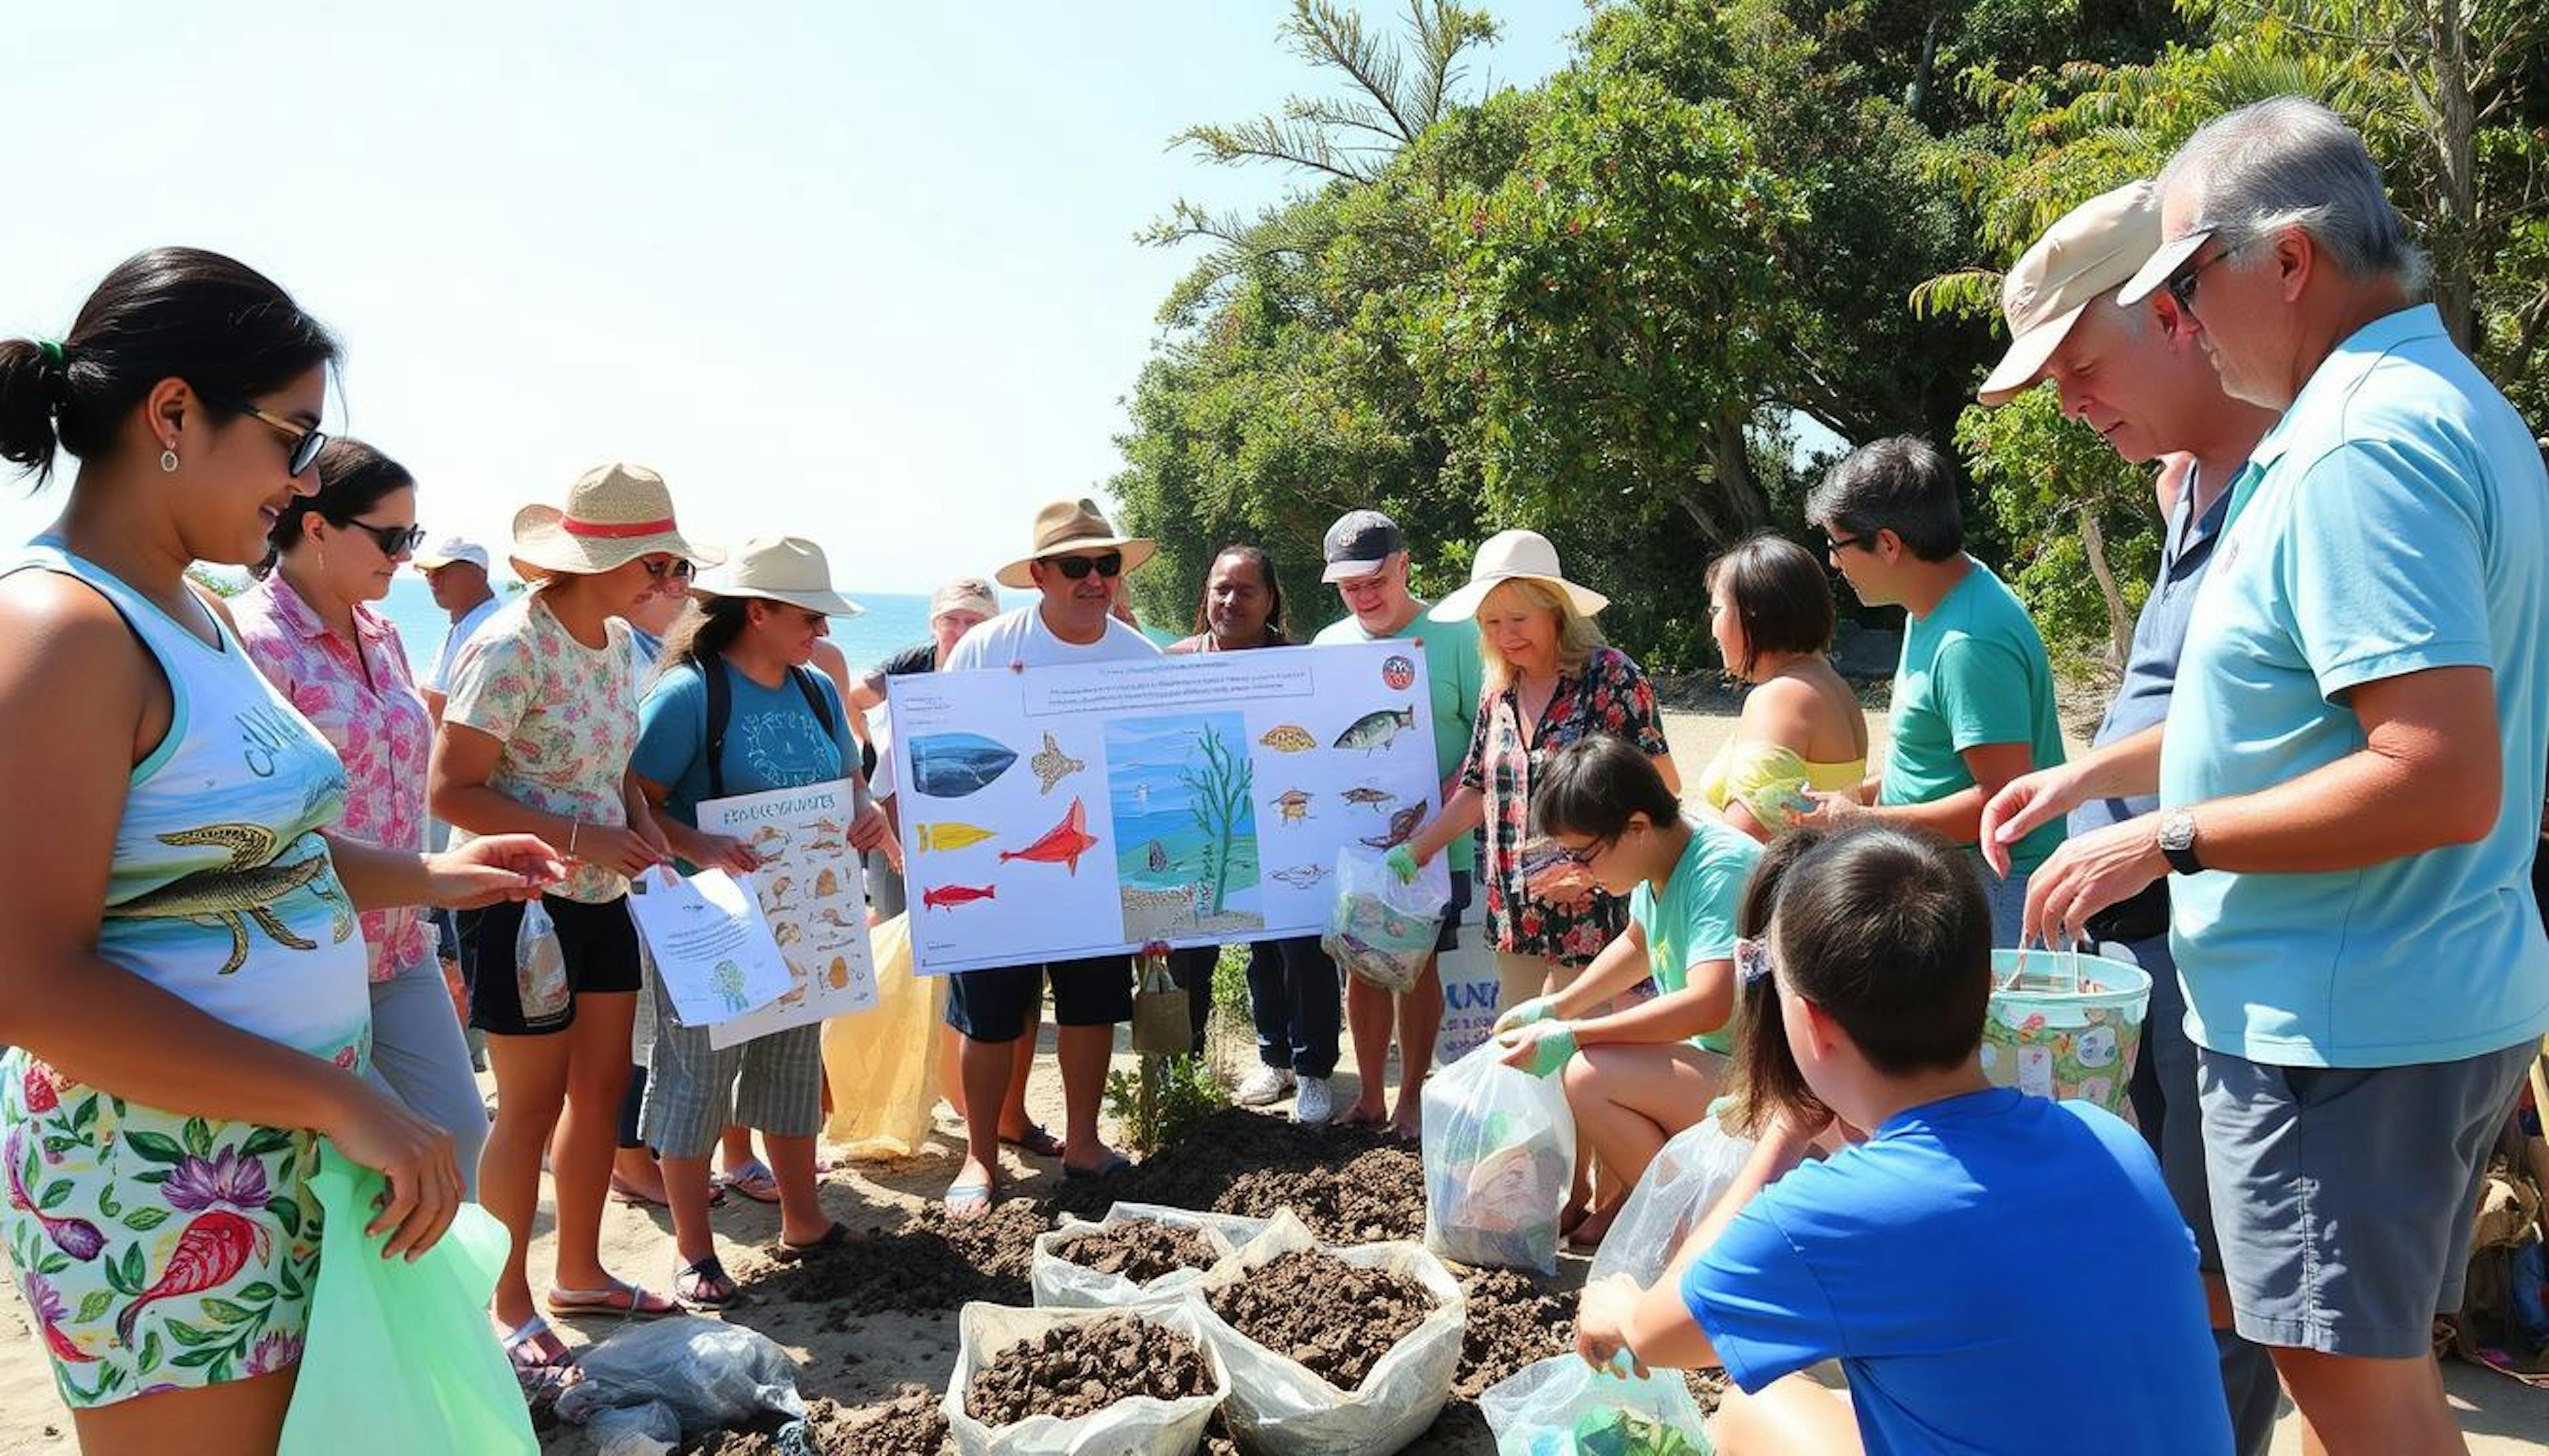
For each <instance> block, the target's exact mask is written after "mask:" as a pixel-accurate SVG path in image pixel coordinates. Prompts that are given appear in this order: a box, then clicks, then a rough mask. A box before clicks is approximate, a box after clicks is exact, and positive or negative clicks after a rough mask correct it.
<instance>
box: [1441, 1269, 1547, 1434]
mask: <svg viewBox="0 0 2549 1456" xmlns="http://www.w3.org/2000/svg"><path fill="white" fill-rule="evenodd" d="M1461 1294H1462V1296H1463V1298H1464V1299H1466V1300H1467V1302H1468V1306H1469V1317H1468V1328H1467V1330H1466V1332H1465V1333H1464V1334H1463V1338H1462V1341H1461V1366H1460V1369H1459V1370H1458V1371H1456V1372H1455V1373H1454V1374H1453V1376H1452V1396H1453V1398H1454V1399H1455V1400H1466V1401H1474V1400H1476V1399H1477V1398H1478V1396H1479V1395H1480V1394H1481V1393H1483V1392H1484V1391H1485V1390H1486V1388H1487V1387H1489V1386H1491V1385H1494V1384H1495V1383H1496V1382H1498V1381H1500V1380H1503V1379H1505V1378H1506V1377H1507V1376H1510V1375H1513V1374H1516V1373H1518V1372H1519V1371H1520V1370H1521V1369H1522V1368H1523V1367H1524V1366H1526V1365H1530V1364H1534V1363H1536V1362H1538V1361H1541V1360H1546V1359H1548V1358H1549V1357H1550V1356H1552V1355H1558V1354H1564V1353H1565V1352H1566V1351H1568V1350H1571V1349H1573V1348H1575V1292H1574V1291H1573V1290H1570V1289H1566V1288H1563V1287H1561V1286H1560V1285H1559V1284H1558V1282H1557V1281H1556V1280H1553V1279H1543V1278H1540V1277H1538V1276H1536V1275H1531V1274H1525V1273H1523V1272H1522V1271H1520V1270H1518V1269H1473V1270H1470V1271H1469V1272H1468V1273H1467V1274H1464V1275H1463V1276H1462V1278H1461Z"/></svg>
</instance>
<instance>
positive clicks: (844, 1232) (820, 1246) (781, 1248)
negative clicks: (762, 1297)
mask: <svg viewBox="0 0 2549 1456" xmlns="http://www.w3.org/2000/svg"><path fill="white" fill-rule="evenodd" d="M950 1193H951V1195H952V1193H953V1190H952V1189H951V1190H950ZM865 1242H867V1239H866V1238H865V1237H863V1236H861V1235H860V1234H859V1233H858V1232H857V1231H855V1230H854V1229H851V1228H850V1226H849V1225H847V1224H844V1223H842V1222H841V1221H840V1220H838V1219H834V1220H833V1221H832V1227H831V1228H829V1229H824V1230H823V1236H822V1237H820V1238H817V1239H815V1240H814V1241H813V1242H811V1243H790V1242H789V1241H788V1240H787V1239H784V1238H783V1239H781V1240H779V1242H778V1243H777V1244H776V1245H775V1246H773V1247H772V1249H771V1250H770V1255H771V1257H772V1258H775V1259H778V1260H780V1261H781V1262H783V1263H791V1264H793V1263H797V1262H799V1261H801V1260H803V1259H810V1258H812V1257H814V1256H815V1255H816V1254H828V1253H830V1252H832V1251H833V1250H834V1249H843V1248H848V1247H849V1246H850V1245H851V1244H854V1243H865Z"/></svg>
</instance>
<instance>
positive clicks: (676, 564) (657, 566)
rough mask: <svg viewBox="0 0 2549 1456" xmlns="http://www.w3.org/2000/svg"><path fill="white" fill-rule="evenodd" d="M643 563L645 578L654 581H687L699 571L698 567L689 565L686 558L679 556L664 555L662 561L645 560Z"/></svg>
mask: <svg viewBox="0 0 2549 1456" xmlns="http://www.w3.org/2000/svg"><path fill="white" fill-rule="evenodd" d="M644 565H645V567H646V577H647V580H649V581H655V582H661V581H665V580H668V579H669V580H671V581H676V582H687V581H689V580H690V579H691V578H692V577H693V576H696V575H697V574H698V573H699V568H698V567H695V566H693V565H691V563H690V562H689V561H688V560H686V559H684V558H682V557H679V556H670V557H666V558H665V559H664V560H662V561H650V562H646V563H645V564H644Z"/></svg>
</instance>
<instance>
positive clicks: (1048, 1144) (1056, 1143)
mask: <svg viewBox="0 0 2549 1456" xmlns="http://www.w3.org/2000/svg"><path fill="white" fill-rule="evenodd" d="M1000 1145H1001V1146H1003V1147H1014V1148H1016V1149H1018V1150H1019V1151H1021V1152H1027V1153H1032V1154H1034V1155H1035V1156H1037V1157H1060V1156H1062V1139H1061V1138H1056V1137H1055V1136H1053V1134H1051V1133H1049V1132H1047V1131H1046V1130H1045V1127H1044V1125H1043V1124H1042V1123H1029V1124H1027V1130H1026V1131H1025V1132H1023V1133H1020V1134H1019V1135H1018V1136H1016V1137H1015V1138H1012V1137H1010V1136H1009V1135H1008V1134H1006V1133H1003V1134H1001V1135H1000Z"/></svg>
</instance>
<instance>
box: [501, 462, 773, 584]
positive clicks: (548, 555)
mask: <svg viewBox="0 0 2549 1456" xmlns="http://www.w3.org/2000/svg"><path fill="white" fill-rule="evenodd" d="M659 555H661V556H678V557H681V558H682V559H683V560H685V561H688V562H691V563H693V564H694V565H697V566H715V565H716V564H717V563H718V562H721V561H723V560H725V553H724V552H722V551H716V550H712V549H710V548H708V547H706V546H695V545H693V544H692V543H690V542H689V541H687V540H684V539H683V538H682V532H681V528H680V527H679V526H677V525H675V524H674V523H673V493H672V492H670V491H667V490H665V489H664V478H663V477H662V476H660V475H657V474H655V472H653V471H651V470H648V469H646V468H645V467H644V466H642V465H603V466H597V467H595V468H594V469H592V470H588V471H586V472H585V473H584V478H583V479H582V480H579V481H577V482H576V483H575V484H574V485H573V486H572V487H570V488H568V490H567V493H566V508H565V509H564V510H560V509H558V508H557V507H556V506H554V505H525V506H523V507H522V508H521V509H520V510H518V511H516V512H515V513H514V551H513V558H512V559H513V563H514V570H515V571H517V572H519V573H521V575H522V576H523V577H524V578H525V579H526V580H527V579H531V578H537V577H547V576H555V575H557V574H559V573H562V572H563V573H569V574H572V575H575V576H580V577H590V576H596V575H599V574H600V573H603V572H607V571H612V570H614V569H616V568H619V567H623V566H626V565H627V564H628V563H630V562H632V561H635V560H636V559H637V558H639V557H641V556H659Z"/></svg>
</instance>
